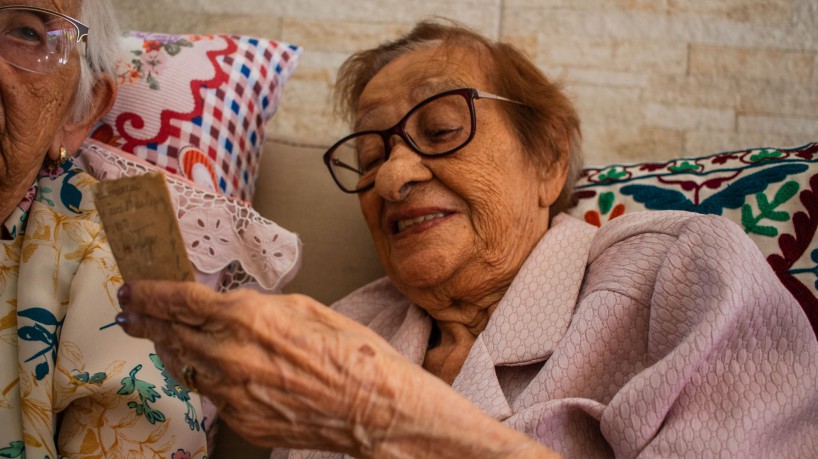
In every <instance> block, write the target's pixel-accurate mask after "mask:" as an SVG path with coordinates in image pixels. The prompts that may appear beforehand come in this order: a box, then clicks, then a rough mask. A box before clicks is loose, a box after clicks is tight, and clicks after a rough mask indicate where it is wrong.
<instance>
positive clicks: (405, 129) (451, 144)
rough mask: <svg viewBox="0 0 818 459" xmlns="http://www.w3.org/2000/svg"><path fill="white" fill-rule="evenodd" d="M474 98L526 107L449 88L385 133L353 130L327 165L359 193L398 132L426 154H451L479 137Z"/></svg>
mask: <svg viewBox="0 0 818 459" xmlns="http://www.w3.org/2000/svg"><path fill="white" fill-rule="evenodd" d="M475 99H493V100H500V101H504V102H512V103H515V104H520V105H523V104H522V103H520V102H517V101H514V100H511V99H506V98H505V97H501V96H496V95H494V94H489V93H487V92H484V91H480V90H477V89H474V88H460V89H452V90H449V91H444V92H441V93H439V94H435V95H433V96H431V97H429V98H428V99H425V100H423V101H422V102H420V103H419V104H417V105H415V107H414V108H412V109H411V110H409V112H407V113H406V115H404V117H403V118H402V119H401V120H400V121H398V123H397V124H396V125H394V126H392V127H391V128H388V129H384V130H382V131H375V130H368V131H359V132H355V133H352V134H350V135H348V136H346V137H344V138H343V139H341V140H339V141H338V142H336V143H335V145H333V146H332V147H330V149H329V150H327V152H326V153H324V163H325V164H326V165H327V168H329V172H330V174H332V178H333V179H334V180H335V183H337V184H338V187H340V188H341V190H343V191H345V192H347V193H360V192H361V191H365V190H368V189H370V188H372V186H373V185H374V184H375V176H376V175H377V172H378V169H379V168H380V166H381V165H382V164H383V163H384V162H386V161H387V160H388V159H389V155H390V153H391V150H392V145H391V140H390V139H391V138H392V137H393V136H395V135H397V136H399V137H400V138H401V139H403V141H404V142H406V145H408V146H409V148H411V149H412V150H413V151H414V152H415V153H417V154H419V155H421V156H426V157H439V156H445V155H450V154H452V153H454V152H456V151H458V150H460V149H461V148H463V147H465V146H466V145H467V144H468V143H469V142H470V141H471V140H472V138H474V132H475V129H476V125H477V123H476V119H477V117H476V115H475V112H474V100H475Z"/></svg>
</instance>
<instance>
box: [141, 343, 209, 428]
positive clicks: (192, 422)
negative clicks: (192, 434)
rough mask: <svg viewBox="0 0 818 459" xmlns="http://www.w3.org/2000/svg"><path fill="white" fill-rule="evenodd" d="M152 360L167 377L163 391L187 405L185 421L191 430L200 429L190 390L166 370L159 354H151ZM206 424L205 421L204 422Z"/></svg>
mask: <svg viewBox="0 0 818 459" xmlns="http://www.w3.org/2000/svg"><path fill="white" fill-rule="evenodd" d="M150 358H151V361H152V362H153V365H154V366H155V367H156V369H158V370H159V371H160V372H162V377H164V378H165V387H163V388H162V392H164V393H165V395H167V396H168V397H173V398H177V399H179V400H181V401H183V402H185V405H187V413H185V422H187V425H188V426H190V430H196V431H198V430H200V428H202V427H203V426H202V427H200V426H199V417H198V415H197V414H196V408H194V407H193V404H192V403H190V391H189V390H187V388H185V387H184V386H182V385H181V384H179V382H178V381H176V379H175V378H174V377H173V376H171V375H170V373H168V372H167V370H165V364H164V363H163V362H162V361H161V360H160V359H159V356H157V355H156V354H150ZM202 424H204V422H202Z"/></svg>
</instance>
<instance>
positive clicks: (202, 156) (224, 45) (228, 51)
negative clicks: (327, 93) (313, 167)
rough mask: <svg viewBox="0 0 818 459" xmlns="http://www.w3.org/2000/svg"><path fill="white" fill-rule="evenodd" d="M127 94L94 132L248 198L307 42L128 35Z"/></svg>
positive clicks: (123, 80)
mask: <svg viewBox="0 0 818 459" xmlns="http://www.w3.org/2000/svg"><path fill="white" fill-rule="evenodd" d="M123 45H124V46H123V48H124V52H125V53H126V54H124V55H123V57H122V58H121V59H120V61H119V63H118V64H117V73H118V75H119V83H120V86H119V94H118V95H117V99H116V103H115V104H114V107H113V109H112V110H111V111H110V112H109V113H108V114H107V115H106V116H105V118H103V120H102V121H101V122H100V124H99V125H98V126H97V127H96V128H95V130H94V132H93V134H92V137H93V138H94V139H96V140H100V141H103V142H105V143H108V144H110V145H114V146H116V147H119V148H120V149H122V150H124V151H126V152H129V153H132V154H134V155H136V156H138V157H139V158H142V159H144V160H147V161H148V162H150V163H152V164H154V165H156V166H159V167H161V168H163V169H165V170H166V171H168V172H170V173H172V174H178V175H180V176H182V177H184V178H186V179H188V180H191V181H193V182H195V183H196V184H198V185H200V186H202V187H204V188H206V189H210V190H213V191H219V192H221V193H223V194H225V195H227V196H230V197H233V198H237V199H240V200H243V201H250V200H251V199H252V196H253V191H254V187H255V180H256V175H257V169H258V163H259V155H260V153H261V151H262V144H263V141H264V126H265V124H266V122H267V120H269V118H270V117H271V116H272V115H273V114H274V113H275V111H276V108H277V107H278V101H279V98H280V97H281V91H282V88H283V85H284V83H285V82H286V81H287V79H288V78H289V76H290V74H291V73H292V71H293V69H294V68H295V66H296V63H297V61H298V57H299V56H300V54H301V48H299V47H297V46H293V45H288V44H285V43H280V42H275V41H271V40H263V39H257V38H250V37H242V36H231V35H167V34H157V33H142V32H128V33H126V34H125V36H124V37H123Z"/></svg>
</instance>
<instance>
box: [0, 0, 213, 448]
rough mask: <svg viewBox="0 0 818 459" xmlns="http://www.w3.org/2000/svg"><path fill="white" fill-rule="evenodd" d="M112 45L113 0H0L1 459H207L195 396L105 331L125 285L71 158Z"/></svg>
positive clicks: (93, 108) (109, 81)
mask: <svg viewBox="0 0 818 459" xmlns="http://www.w3.org/2000/svg"><path fill="white" fill-rule="evenodd" d="M75 18H76V19H75ZM117 36H118V30H117V25H116V18H115V15H114V14H113V9H112V6H111V4H110V2H109V1H108V0H93V1H91V0H85V1H83V0H11V1H9V0H0V223H2V226H0V231H2V241H0V242H2V249H0V457H29V458H46V457H50V458H55V459H56V458H58V457H166V458H176V459H178V458H180V457H185V458H188V457H204V456H205V455H206V454H207V446H206V437H205V432H204V428H205V421H206V420H205V419H203V414H202V410H201V401H200V399H199V397H198V396H197V395H195V394H190V393H188V391H187V390H185V389H183V388H181V387H180V386H179V384H177V383H176V382H175V381H174V380H173V378H172V377H171V376H169V375H168V373H167V372H166V371H165V368H164V366H163V364H162V362H161V361H160V360H159V359H158V358H157V357H156V356H155V354H154V350H153V345H152V344H151V343H149V342H147V341H145V340H138V339H133V338H131V337H129V336H127V335H126V334H125V333H123V332H122V330H121V329H120V328H119V327H111V326H109V325H110V324H112V323H113V322H114V317H115V316H116V314H117V312H119V306H118V303H117V301H116V291H117V289H118V288H119V286H120V285H121V284H122V277H121V275H120V274H119V271H118V269H117V266H116V263H115V262H114V259H113V257H112V255H111V251H110V248H109V246H108V243H107V240H106V236H105V232H104V231H103V229H102V226H101V223H100V220H99V218H98V214H97V212H96V210H95V206H94V200H93V196H92V193H91V192H90V187H91V186H92V185H93V184H94V182H95V181H94V179H93V178H92V177H90V176H89V175H88V174H86V173H85V172H83V171H82V170H80V169H78V168H77V167H76V166H75V165H74V163H73V162H72V155H73V153H74V152H76V151H77V149H78V148H79V147H80V144H81V143H82V141H83V139H84V138H85V137H86V136H87V134H88V132H89V130H90V128H91V127H92V126H93V124H94V123H95V122H96V121H97V120H98V119H99V118H100V117H101V116H102V115H103V114H105V112H106V111H107V110H108V109H109V108H110V107H111V105H112V103H113V101H114V96H115V93H116V86H115V83H114V81H115V80H114V78H113V76H114V73H113V67H114V60H115V58H116V56H117V51H118V50H117Z"/></svg>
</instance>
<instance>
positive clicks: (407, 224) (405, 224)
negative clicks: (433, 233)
mask: <svg viewBox="0 0 818 459" xmlns="http://www.w3.org/2000/svg"><path fill="white" fill-rule="evenodd" d="M446 215H448V214H446V213H443V212H437V213H434V214H427V215H421V216H420V217H416V218H405V219H402V220H398V221H397V222H396V223H395V225H396V228H397V232H398V233H401V232H403V231H405V230H407V229H408V228H411V227H413V226H415V225H419V224H421V223H423V222H428V221H431V220H435V219H438V218H443V217H445V216H446Z"/></svg>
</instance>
